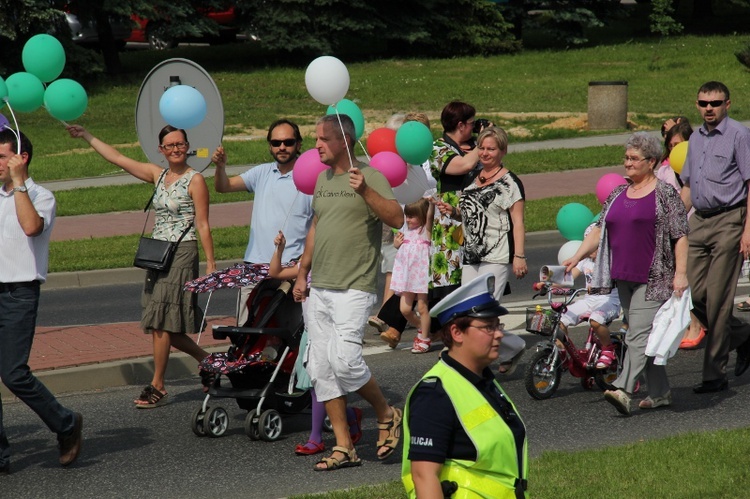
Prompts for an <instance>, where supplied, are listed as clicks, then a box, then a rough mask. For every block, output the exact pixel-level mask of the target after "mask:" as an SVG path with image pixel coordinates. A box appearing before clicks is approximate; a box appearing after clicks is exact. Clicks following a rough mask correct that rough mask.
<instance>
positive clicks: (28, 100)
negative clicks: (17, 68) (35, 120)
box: [5, 73, 44, 113]
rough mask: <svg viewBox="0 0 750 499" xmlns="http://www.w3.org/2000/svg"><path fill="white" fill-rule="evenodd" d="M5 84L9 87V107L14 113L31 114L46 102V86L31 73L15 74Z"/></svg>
mask: <svg viewBox="0 0 750 499" xmlns="http://www.w3.org/2000/svg"><path fill="white" fill-rule="evenodd" d="M5 83H6V84H7V85H8V105H9V106H10V107H11V109H13V110H14V111H21V112H23V113H30V112H32V111H36V110H37V109H39V106H41V105H42V102H44V85H42V82H41V81H39V78H37V77H36V76H34V75H33V74H31V73H13V74H12V75H10V76H9V77H8V79H7V80H6V81H5Z"/></svg>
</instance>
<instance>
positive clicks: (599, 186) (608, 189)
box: [596, 173, 628, 204]
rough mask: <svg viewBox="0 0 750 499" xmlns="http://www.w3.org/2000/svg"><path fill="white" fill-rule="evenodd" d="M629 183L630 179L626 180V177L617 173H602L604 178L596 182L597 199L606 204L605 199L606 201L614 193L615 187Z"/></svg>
mask: <svg viewBox="0 0 750 499" xmlns="http://www.w3.org/2000/svg"><path fill="white" fill-rule="evenodd" d="M627 183H628V181H627V180H625V177H623V176H622V175H618V174H617V173H607V174H605V175H602V178H600V179H599V181H598V182H597V183H596V199H598V200H599V202H600V203H602V204H604V201H606V200H607V198H608V197H609V195H610V194H612V191H613V190H615V187H617V186H618V185H625V184H627Z"/></svg>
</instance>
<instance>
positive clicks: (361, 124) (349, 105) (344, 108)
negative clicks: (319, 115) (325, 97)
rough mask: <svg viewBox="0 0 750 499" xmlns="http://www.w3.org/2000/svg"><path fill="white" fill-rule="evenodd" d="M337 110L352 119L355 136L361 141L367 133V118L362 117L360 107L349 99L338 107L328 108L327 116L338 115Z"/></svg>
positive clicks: (342, 101)
mask: <svg viewBox="0 0 750 499" xmlns="http://www.w3.org/2000/svg"><path fill="white" fill-rule="evenodd" d="M336 110H338V112H339V114H345V115H347V116H348V117H350V118H351V119H352V121H353V122H354V135H356V137H355V138H356V139H357V140H359V139H360V138H361V137H362V134H363V133H365V117H364V116H363V115H362V111H361V110H360V109H359V106H357V105H356V104H355V103H354V102H352V101H350V100H349V99H341V100H340V101H338V102H337V103H336V106H328V110H327V111H326V114H336Z"/></svg>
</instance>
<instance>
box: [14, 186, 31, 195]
mask: <svg viewBox="0 0 750 499" xmlns="http://www.w3.org/2000/svg"><path fill="white" fill-rule="evenodd" d="M28 191H29V190H28V189H27V188H26V186H25V185H22V186H21V187H14V188H13V189H11V190H10V193H11V194H13V193H16V192H28Z"/></svg>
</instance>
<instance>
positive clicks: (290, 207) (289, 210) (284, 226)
mask: <svg viewBox="0 0 750 499" xmlns="http://www.w3.org/2000/svg"><path fill="white" fill-rule="evenodd" d="M297 196H299V190H298V191H297V192H296V193H295V194H294V199H292V204H291V206H289V209H288V210H287V212H286V218H284V223H283V224H282V225H281V232H284V229H286V223H287V222H288V221H289V215H291V213H292V210H293V209H294V202H295V201H297Z"/></svg>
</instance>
